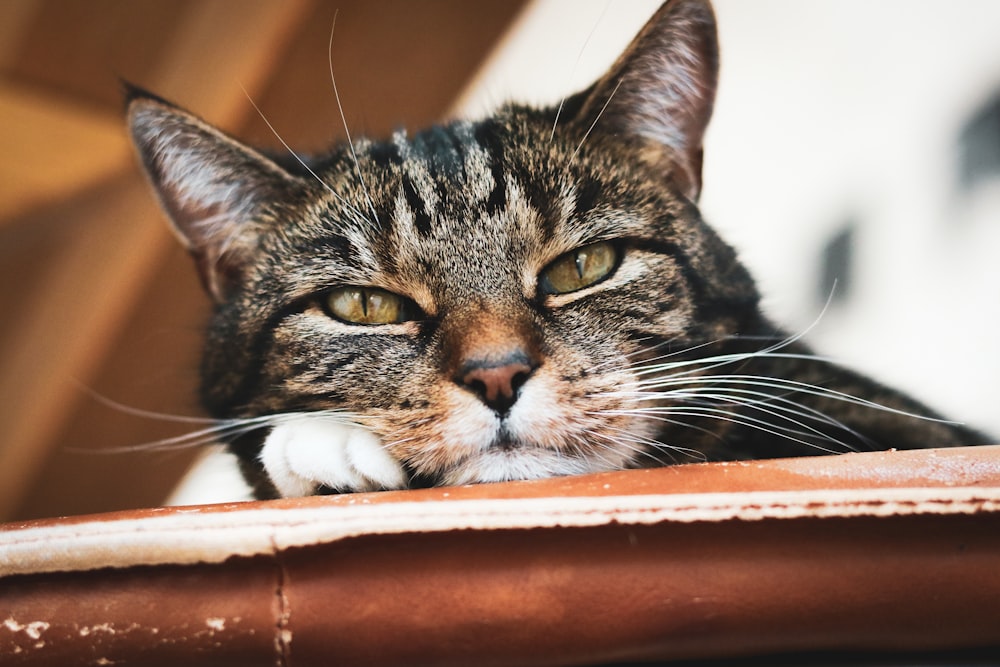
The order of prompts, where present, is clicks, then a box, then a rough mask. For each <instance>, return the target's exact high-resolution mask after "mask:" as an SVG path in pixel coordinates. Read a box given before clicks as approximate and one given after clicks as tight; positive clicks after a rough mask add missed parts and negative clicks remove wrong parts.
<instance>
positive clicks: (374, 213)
mask: <svg viewBox="0 0 1000 667" xmlns="http://www.w3.org/2000/svg"><path fill="white" fill-rule="evenodd" d="M339 14H340V11H339V10H337V11H335V12H334V13H333V25H331V26H330V41H329V43H328V44H327V48H326V59H327V64H328V65H329V67H330V83H331V84H332V85H333V96H334V98H335V99H336V100H337V111H338V112H339V113H340V122H341V123H342V124H343V126H344V134H345V135H346V136H347V145H348V146H349V147H350V149H351V159H352V160H353V161H354V170H355V172H356V173H357V175H358V181H360V182H361V189H362V191H363V192H364V193H365V199H367V200H368V210H369V211H371V214H372V222H373V223H374V222H378V212H377V211H376V210H375V202H373V201H372V196H371V191H370V190H369V189H368V183H367V182H365V177H364V174H363V173H362V172H361V163H360V162H359V161H358V153H357V151H356V150H355V148H354V141H353V140H352V139H351V131H350V129H348V127H347V117H346V116H345V115H344V105H343V104H341V102H340V91H338V90H337V77H336V76H335V75H334V73H333V34H334V31H335V30H336V28H337V16H338V15H339Z"/></svg>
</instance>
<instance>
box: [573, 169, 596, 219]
mask: <svg viewBox="0 0 1000 667" xmlns="http://www.w3.org/2000/svg"><path fill="white" fill-rule="evenodd" d="M601 190H602V188H601V184H600V183H599V182H598V181H597V180H595V179H593V178H589V177H587V176H581V177H579V178H578V180H577V182H576V202H574V204H573V214H574V217H575V218H576V219H577V220H581V219H583V218H585V217H586V216H587V214H588V213H590V212H591V211H592V210H593V209H594V206H595V205H596V204H597V199H598V197H600V195H601Z"/></svg>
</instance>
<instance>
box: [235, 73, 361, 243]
mask: <svg viewBox="0 0 1000 667" xmlns="http://www.w3.org/2000/svg"><path fill="white" fill-rule="evenodd" d="M240 87H241V88H242V89H243V94H244V95H246V97H247V100H249V101H250V105H251V106H252V107H253V108H254V110H255V111H256V112H257V115H259V116H260V118H261V120H263V121H264V124H265V125H267V129H269V130H271V134H273V135H274V137H275V138H276V139H277V140H278V141H279V142H281V145H282V146H284V147H285V150H287V151H288V153H289V155H291V156H292V157H293V158H295V160H296V161H297V162H298V163H299V164H300V165H302V168H303V169H305V170H306V171H307V172H309V173H310V174H311V175H312V177H313V178H314V179H316V182H317V183H319V184H320V185H322V186H323V187H324V188H325V189H326V191H327V192H329V193H330V194H331V195H333V197H334V199H336V200H337V201H339V202H340V203H341V204H343V205H344V206H345V207H346V208H347V209H348V210H350V211H352V212H353V213H354V214H355V215H357V216H358V217H359V218H360V219H362V220H365V221H366V222H368V223H369V224H374V222H373V221H369V220H368V219H367V218H366V217H365V215H364V214H363V213H362V212H361V211H359V210H358V209H357V207H355V206H354V205H353V204H351V203H350V202H349V201H347V200H346V199H344V198H343V197H341V196H340V195H339V194H337V191H336V190H334V189H333V188H332V187H331V186H330V184H329V183H327V182H326V181H324V180H323V179H322V178H320V177H319V174H317V173H316V172H315V171H313V168H312V167H310V166H309V165H308V164H306V161H305V160H303V159H302V158H301V157H299V154H298V153H296V152H295V151H293V150H292V147H291V146H289V145H288V144H287V143H286V142H285V140H284V139H282V138H281V135H280V134H278V131H277V130H276V129H274V126H273V125H271V121H269V120H268V119H267V117H266V116H265V115H264V112H263V111H261V110H260V107H259V106H257V103H256V102H254V101H253V98H252V97H250V93H248V92H247V90H246V88H243V87H242V86H240Z"/></svg>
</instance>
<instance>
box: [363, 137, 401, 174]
mask: <svg viewBox="0 0 1000 667" xmlns="http://www.w3.org/2000/svg"><path fill="white" fill-rule="evenodd" d="M367 154H368V157H369V158H370V159H371V161H372V164H373V165H374V166H375V167H376V168H378V169H390V168H392V167H398V166H400V165H401V164H403V156H402V155H400V154H399V147H398V146H397V145H396V144H394V143H392V142H387V141H380V142H378V143H374V144H372V145H371V146H370V147H369V148H368V152H367Z"/></svg>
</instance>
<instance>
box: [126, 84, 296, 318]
mask: <svg viewBox="0 0 1000 667" xmlns="http://www.w3.org/2000/svg"><path fill="white" fill-rule="evenodd" d="M127 97H128V99H127V115H128V125H129V130H130V132H131V135H132V140H133V143H134V144H135V147H136V150H137V152H138V154H139V157H140V159H141V160H142V164H143V166H144V167H145V170H146V174H147V176H148V177H149V180H150V182H151V183H152V185H153V187H154V189H155V190H156V193H157V196H158V197H159V200H160V204H161V205H162V206H163V208H164V210H165V211H166V213H167V215H168V216H169V218H170V221H171V222H172V224H173V228H174V230H175V231H176V233H177V235H178V236H179V237H180V240H181V242H182V243H183V244H184V246H185V247H186V248H187V249H188V250H189V251H190V253H191V255H192V256H193V257H194V259H195V262H196V263H197V265H198V270H199V273H200V274H201V279H202V283H203V284H204V286H205V289H206V290H207V291H208V292H209V294H210V295H211V296H212V297H213V298H214V299H215V300H216V301H222V300H223V299H224V298H225V296H226V294H227V293H228V292H229V290H230V288H231V287H232V285H234V284H235V283H236V282H237V281H239V280H240V279H241V277H242V276H243V274H244V270H245V268H246V266H247V264H248V261H249V257H250V254H251V252H252V251H253V249H254V247H255V246H256V244H257V237H258V234H259V231H260V227H261V226H262V225H263V224H264V223H265V221H264V220H263V219H262V217H263V214H264V209H265V206H266V204H267V203H268V202H273V201H276V200H280V199H281V198H287V197H288V196H289V191H290V190H294V189H297V186H298V184H299V183H300V181H298V179H296V178H295V177H294V176H292V175H291V174H289V173H288V172H286V171H285V170H283V169H282V168H281V167H279V166H278V165H277V164H275V163H274V162H273V161H271V160H270V159H268V158H266V157H265V156H263V155H261V154H260V153H258V152H257V151H255V150H253V149H251V148H249V147H247V146H244V145H243V144H241V143H239V142H238V141H236V140H235V139H232V138H231V137H228V136H226V135H225V134H223V133H222V132H220V131H218V130H216V129H215V128H214V127H212V126H210V125H208V124H207V123H205V122H204V121H202V120H201V119H199V118H197V117H195V116H193V115H192V114H190V113H188V112H186V111H184V110H182V109H179V108H178V107H175V106H173V105H172V104H170V103H169V102H166V101H164V100H162V99H160V98H158V97H156V96H154V95H151V94H149V93H147V92H145V91H142V90H139V89H137V88H132V87H129V89H128V91H127Z"/></svg>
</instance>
